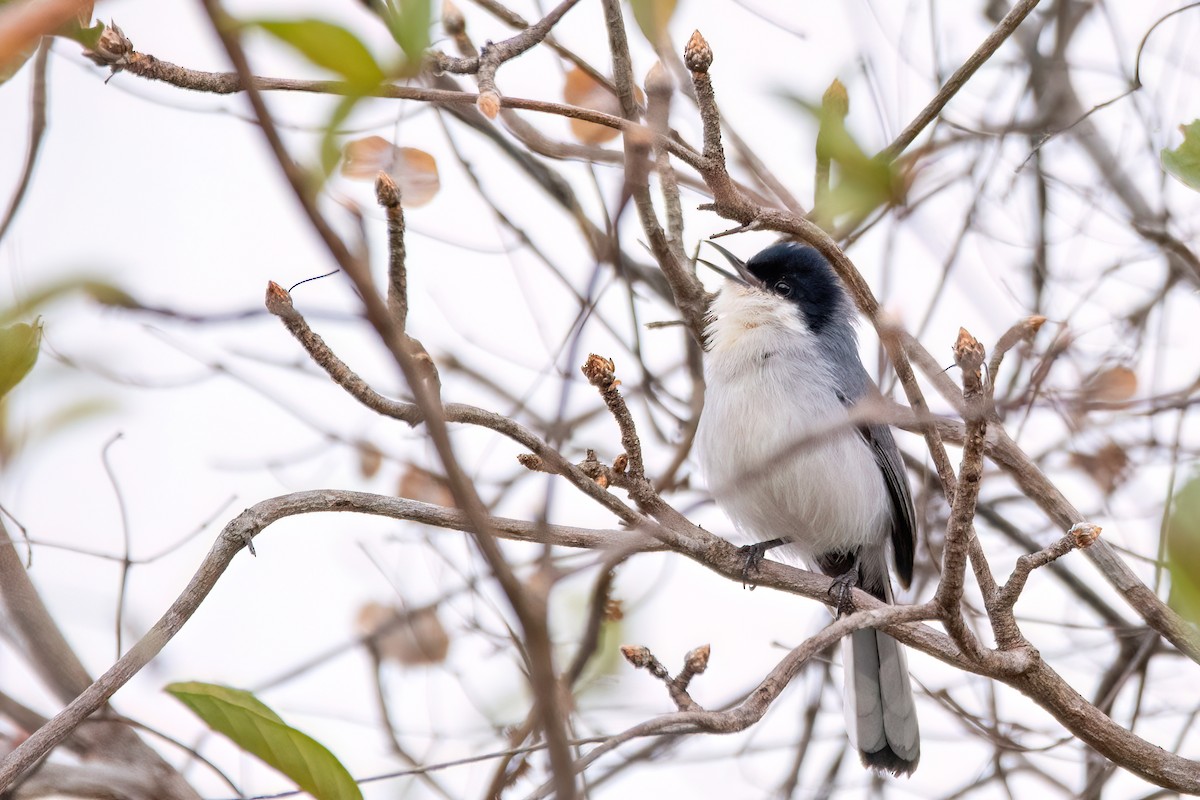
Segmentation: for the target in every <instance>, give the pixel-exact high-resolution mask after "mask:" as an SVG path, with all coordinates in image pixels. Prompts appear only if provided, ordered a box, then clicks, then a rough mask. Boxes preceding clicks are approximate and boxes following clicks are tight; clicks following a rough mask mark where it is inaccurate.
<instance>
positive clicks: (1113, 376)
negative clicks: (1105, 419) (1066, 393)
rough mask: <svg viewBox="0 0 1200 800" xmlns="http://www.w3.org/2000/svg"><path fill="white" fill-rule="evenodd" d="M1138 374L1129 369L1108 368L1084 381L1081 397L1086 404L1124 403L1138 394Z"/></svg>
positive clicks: (1119, 367) (1120, 367)
mask: <svg viewBox="0 0 1200 800" xmlns="http://www.w3.org/2000/svg"><path fill="white" fill-rule="evenodd" d="M1137 388H1138V379H1137V373H1136V372H1134V371H1133V370H1131V369H1130V368H1129V367H1122V366H1117V367H1108V368H1107V369H1103V370H1101V371H1099V372H1096V373H1094V374H1092V375H1091V376H1090V377H1088V379H1087V380H1086V381H1084V384H1083V388H1082V389H1080V395H1081V396H1082V399H1083V401H1084V402H1092V403H1123V402H1125V401H1126V400H1128V399H1130V398H1131V397H1133V396H1134V395H1135V394H1137Z"/></svg>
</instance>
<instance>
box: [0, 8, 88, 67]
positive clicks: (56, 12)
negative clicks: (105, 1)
mask: <svg viewBox="0 0 1200 800" xmlns="http://www.w3.org/2000/svg"><path fill="white" fill-rule="evenodd" d="M93 5H94V3H93V2H92V0H76V1H75V2H64V3H24V4H19V3H16V2H14V1H13V0H0V9H4V8H9V9H11V10H10V11H9V15H8V17H7V18H6V20H5V23H6V24H5V26H4V30H0V84H3V83H4V82H5V81H7V80H8V79H9V78H11V77H12V76H13V75H16V74H17V73H18V72H19V71H20V70H21V67H23V66H24V65H25V62H26V61H28V60H29V58H30V56H32V55H33V54H34V53H35V52H37V48H38V42H39V40H40V39H41V38H42V37H43V36H66V37H68V38H71V39H75V40H76V41H79V42H80V43H81V44H83V45H84V47H91V46H92V45H91V44H89V42H88V41H87V39H88V37H89V36H91V35H92V34H91V33H88V32H94V36H95V37H97V38H98V37H99V35H100V31H103V30H104V26H103V25H101V24H99V23H97V25H96V26H95V27H94V28H85V27H84V26H86V25H89V24H90V23H91V20H92V7H93ZM18 6H23V7H18ZM94 41H95V39H94V38H93V39H92V42H94Z"/></svg>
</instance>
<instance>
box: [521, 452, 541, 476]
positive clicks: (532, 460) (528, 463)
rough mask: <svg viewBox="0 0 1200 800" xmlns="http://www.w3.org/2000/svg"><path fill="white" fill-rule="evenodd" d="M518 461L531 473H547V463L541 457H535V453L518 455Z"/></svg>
mask: <svg viewBox="0 0 1200 800" xmlns="http://www.w3.org/2000/svg"><path fill="white" fill-rule="evenodd" d="M517 461H519V462H520V463H521V466H523V467H524V468H525V469H527V470H530V471H531V472H546V471H547V467H546V462H545V461H542V459H541V456H535V455H534V454H533V453H517Z"/></svg>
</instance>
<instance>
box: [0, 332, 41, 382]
mask: <svg viewBox="0 0 1200 800" xmlns="http://www.w3.org/2000/svg"><path fill="white" fill-rule="evenodd" d="M41 344H42V321H41V320H40V319H37V320H34V322H33V324H32V325H28V324H26V323H24V322H19V323H17V324H16V325H9V326H8V327H7V328H0V397H4V396H5V395H6V394H8V393H9V392H10V391H11V390H12V388H13V387H14V386H16V385H17V384H18V383H20V382H21V381H22V380H23V379H24V377H25V376H26V375H28V374H29V371H30V370H31V369H33V365H34V364H35V363H36V362H37V357H38V350H39V349H40V348H41Z"/></svg>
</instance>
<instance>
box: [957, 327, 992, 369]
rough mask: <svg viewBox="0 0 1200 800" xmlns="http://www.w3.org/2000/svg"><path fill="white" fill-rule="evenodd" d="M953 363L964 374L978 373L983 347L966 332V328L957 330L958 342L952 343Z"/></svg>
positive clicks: (981, 361) (981, 362)
mask: <svg viewBox="0 0 1200 800" xmlns="http://www.w3.org/2000/svg"><path fill="white" fill-rule="evenodd" d="M953 350H954V363H955V364H957V365H958V366H959V368H960V369H962V370H964V371H966V372H972V373H974V372H978V371H979V368H980V367H981V366H982V365H983V359H984V357H985V353H984V348H983V345H982V344H981V343H980V342H979V340H978V339H976V338H975V337H974V336H972V335H971V334H970V333H968V332H967V329H966V328H959V329H958V340H957V341H956V342H955V343H954V348H953Z"/></svg>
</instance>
